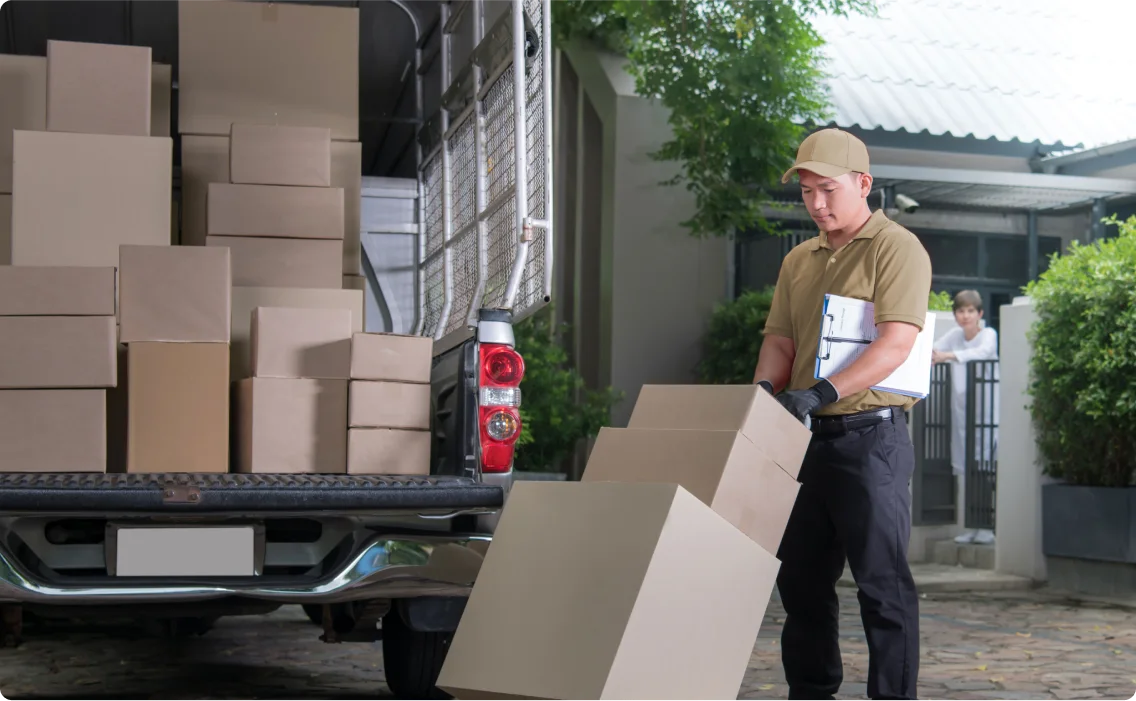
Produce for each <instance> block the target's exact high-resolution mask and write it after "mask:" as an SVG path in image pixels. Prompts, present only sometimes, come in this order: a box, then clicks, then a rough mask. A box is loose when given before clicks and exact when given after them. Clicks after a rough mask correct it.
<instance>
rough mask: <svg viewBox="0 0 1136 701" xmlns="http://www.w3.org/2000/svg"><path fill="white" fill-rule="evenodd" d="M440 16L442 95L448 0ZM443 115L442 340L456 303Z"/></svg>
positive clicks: (445, 113)
mask: <svg viewBox="0 0 1136 701" xmlns="http://www.w3.org/2000/svg"><path fill="white" fill-rule="evenodd" d="M440 9H441V13H442V15H441V19H440V20H439V22H438V26H439V31H441V32H442V36H441V41H442V48H441V52H442V94H443V95H444V94H445V92H446V90H447V89H449V87H450V80H451V77H450V35H449V34H447V33H446V32H445V26H446V21H447V20H449V18H450V5H449V3H442V7H441V8H440ZM440 109H441V114H442V287H443V289H444V290H445V297H444V300H445V301H444V302H442V313H441V315H440V316H439V317H438V328H436V329H434V338H435V339H439V338H441V337H442V336H445V335H446V327H447V326H448V325H449V320H450V309H451V308H452V307H453V306H454V259H453V249H452V248H451V247H450V238H451V237H452V236H453V233H454V219H453V202H452V200H453V187H452V182H451V181H452V180H453V177H452V176H453V170H452V164H451V163H450V144H449V141H448V137H447V134H448V133H449V131H450V112H449V110H447V109H446V107H445V105H442V106H441V107H440Z"/></svg>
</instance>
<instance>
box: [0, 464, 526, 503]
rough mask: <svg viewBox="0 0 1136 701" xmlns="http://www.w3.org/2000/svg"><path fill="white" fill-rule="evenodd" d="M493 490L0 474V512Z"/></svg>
mask: <svg viewBox="0 0 1136 701" xmlns="http://www.w3.org/2000/svg"><path fill="white" fill-rule="evenodd" d="M503 502H504V495H503V492H502V490H501V488H500V487H496V486H492V485H487V484H481V483H480V482H476V481H474V480H471V479H469V478H466V477H446V476H431V477H423V476H407V475H291V474H276V475H244V474H215V475H214V474H168V475H164V474H147V475H143V474H133V475H125V474H112V475H108V474H90V473H65V474H38V473H7V474H0V511H43V512H56V513H58V512H96V511H114V512H130V511H145V512H154V511H158V512H162V511H165V512H187V513H209V512H214V513H215V512H232V511H260V512H265V511H268V512H271V511H291V512H296V511H300V512H302V511H339V510H342V511H385V510H398V511H403V510H462V509H494V508H499V507H500V506H501V505H502V503H503Z"/></svg>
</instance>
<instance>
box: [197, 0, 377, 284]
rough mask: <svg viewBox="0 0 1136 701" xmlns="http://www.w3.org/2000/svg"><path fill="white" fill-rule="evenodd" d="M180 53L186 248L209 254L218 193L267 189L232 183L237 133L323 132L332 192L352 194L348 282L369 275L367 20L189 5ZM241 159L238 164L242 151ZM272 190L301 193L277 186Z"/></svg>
mask: <svg viewBox="0 0 1136 701" xmlns="http://www.w3.org/2000/svg"><path fill="white" fill-rule="evenodd" d="M178 52H179V61H180V64H179V76H178V86H179V102H178V109H179V113H178V117H179V118H178V127H179V130H180V132H181V134H182V190H183V210H182V217H183V220H182V227H181V229H182V238H181V242H182V243H183V244H188V245H196V246H203V245H206V236H207V225H206V217H207V204H206V201H207V198H208V194H207V193H208V190H209V184H210V183H229V182H232V183H253V181H258V180H260V178H259V177H253V178H251V179H249V178H247V177H244V176H242V175H241V174H240V173H239V172H238V173H237V175H236V177H232V176H231V174H230V161H229V154H230V136H231V134H232V131H231V130H232V126H233V125H234V124H237V125H256V124H271V125H276V126H280V127H318V128H321V129H322V130H325V133H327V134H328V135H329V138H330V139H331V140H332V142H333V143H332V144H331V178H330V183H329V185H330V187H333V188H342V189H343V190H344V193H345V207H344V217H343V233H344V235H343V236H342V237H341V244H342V245H341V260H342V262H341V272H340V274H341V275H359V274H361V268H360V266H361V262H360V259H361V253H360V243H359V228H360V227H359V203H360V186H361V173H362V163H361V161H362V147H361V144H360V143H359V141H358V139H359V117H358V113H359V89H358V86H359V10H358V9H357V8H340V7H315V6H311V5H289V4H274V5H259V4H254V3H240V2H212V3H195V2H181V3H178ZM234 137H235V134H234ZM234 146H236V145H235V144H234ZM232 153H233V157H234V158H235V159H236V158H239V157H240V153H241V150H240V149H239V148H236V149H234V150H233V151H232ZM246 162H247V161H246ZM239 170H240V169H239V168H238V171H239ZM253 184H257V183H253ZM263 184H277V185H287V184H293V183H292V182H287V183H285V182H281V181H279V180H278V179H275V178H272V182H270V183H263ZM295 184H307V183H295ZM326 186H327V185H325V187H326ZM328 245H329V244H327V243H324V244H323V245H322V247H323V248H327V247H328ZM308 248H315V246H312V245H309V246H308ZM234 261H235V262H236V258H234ZM238 267H239V266H238ZM237 284H238V285H240V284H241V283H240V282H238V283H237ZM340 284H341V282H339V281H337V282H335V283H334V284H332V285H330V286H333V287H338V286H340ZM278 286H279V285H278Z"/></svg>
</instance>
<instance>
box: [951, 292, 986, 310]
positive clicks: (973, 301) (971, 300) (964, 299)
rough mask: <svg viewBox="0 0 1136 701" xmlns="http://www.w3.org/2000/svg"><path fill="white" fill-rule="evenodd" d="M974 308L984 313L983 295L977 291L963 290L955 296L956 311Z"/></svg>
mask: <svg viewBox="0 0 1136 701" xmlns="http://www.w3.org/2000/svg"><path fill="white" fill-rule="evenodd" d="M967 307H974V310H975V311H979V312H980V311H982V295H980V294H978V291H977V290H963V291H962V292H959V293H958V294H957V295H955V303H954V311H956V312H957V311H958V310H960V309H965V308H967Z"/></svg>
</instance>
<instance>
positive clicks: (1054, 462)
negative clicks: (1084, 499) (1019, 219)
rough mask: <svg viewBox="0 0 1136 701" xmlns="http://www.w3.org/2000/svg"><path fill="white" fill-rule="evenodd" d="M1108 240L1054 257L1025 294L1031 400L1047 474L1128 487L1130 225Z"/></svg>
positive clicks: (1135, 476)
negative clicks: (1031, 319)
mask: <svg viewBox="0 0 1136 701" xmlns="http://www.w3.org/2000/svg"><path fill="white" fill-rule="evenodd" d="M1106 221H1107V222H1108V223H1109V224H1112V225H1116V226H1118V228H1119V231H1118V235H1117V236H1116V237H1115V238H1110V239H1104V240H1101V241H1097V242H1094V243H1092V244H1090V245H1084V246H1082V245H1077V244H1076V243H1075V242H1074V244H1073V245H1072V246H1071V247H1070V249H1069V251H1068V252H1067V253H1066V254H1065V255H1063V256H1060V257H1054V258H1053V259H1052V260H1051V262H1050V264H1049V269H1048V270H1047V271H1046V272H1045V273H1043V274H1042V275H1041V276H1040V278H1039V279H1038V280H1036V281H1034V282H1032V283H1030V284H1029V285H1028V286H1027V287H1026V294H1028V295H1029V296H1030V297H1032V298H1033V305H1034V310H1035V312H1036V314H1037V320H1036V321H1035V323H1034V325H1033V328H1032V329H1031V330H1030V341H1031V342H1032V343H1033V350H1034V352H1033V360H1032V362H1031V368H1030V371H1031V378H1030V388H1029V389H1030V394H1031V396H1032V398H1033V404H1032V408H1031V413H1032V418H1033V422H1034V427H1035V429H1036V435H1037V441H1038V450H1039V453H1040V456H1041V459H1042V463H1043V469H1044V471H1045V473H1046V474H1048V475H1051V476H1053V477H1056V478H1059V479H1063V480H1065V481H1067V482H1070V483H1073V484H1080V485H1089V486H1102V487H1125V486H1129V485H1132V484H1134V483H1136V217H1132V218H1129V219H1128V220H1127V221H1123V222H1121V221H1117V220H1116V219H1115V217H1113V218H1110V219H1108V220H1106Z"/></svg>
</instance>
